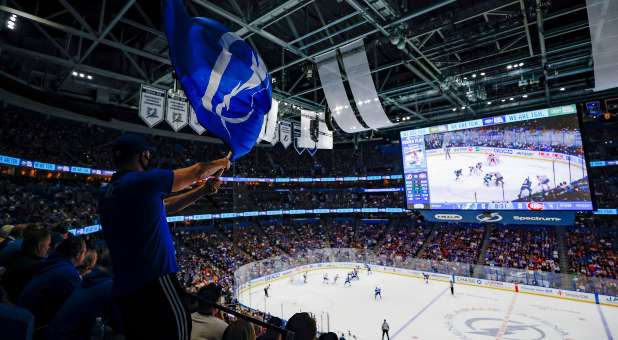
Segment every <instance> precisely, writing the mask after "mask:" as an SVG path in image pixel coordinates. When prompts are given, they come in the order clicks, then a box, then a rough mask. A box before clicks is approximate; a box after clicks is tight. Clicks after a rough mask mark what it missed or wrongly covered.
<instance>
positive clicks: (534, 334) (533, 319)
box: [445, 308, 568, 340]
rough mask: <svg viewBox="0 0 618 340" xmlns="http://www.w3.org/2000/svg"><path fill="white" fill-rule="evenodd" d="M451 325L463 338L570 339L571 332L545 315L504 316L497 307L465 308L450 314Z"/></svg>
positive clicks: (453, 331) (448, 322)
mask: <svg viewBox="0 0 618 340" xmlns="http://www.w3.org/2000/svg"><path fill="white" fill-rule="evenodd" d="M445 317H446V319H447V322H446V323H447V325H448V329H449V330H450V331H451V332H452V333H453V334H454V335H456V336H457V337H458V338H461V339H472V338H473V339H503V340H545V339H568V337H567V336H568V332H566V331H565V330H563V329H561V328H560V327H559V326H558V325H555V324H553V323H551V322H548V321H546V320H544V319H542V318H541V317H538V316H535V315H529V314H524V313H515V314H512V315H511V316H510V318H509V319H508V320H505V319H504V310H500V309H497V308H464V309H460V310H457V311H455V312H454V313H452V314H447V315H446V316H445Z"/></svg>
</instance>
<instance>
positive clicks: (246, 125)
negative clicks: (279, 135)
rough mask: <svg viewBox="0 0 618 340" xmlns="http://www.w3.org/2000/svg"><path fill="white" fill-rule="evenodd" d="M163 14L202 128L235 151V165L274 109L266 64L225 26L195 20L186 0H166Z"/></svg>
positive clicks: (178, 67) (176, 63)
mask: <svg viewBox="0 0 618 340" xmlns="http://www.w3.org/2000/svg"><path fill="white" fill-rule="evenodd" d="M163 15H164V22H165V33H166V35H167V40H168V44H169V51H170V59H171V60H172V65H173V66H174V69H175V70H176V77H177V79H178V80H179V81H180V84H181V86H182V88H183V90H184V91H185V94H186V95H187V98H189V102H190V103H191V105H192V106H193V109H194V110H195V114H196V116H197V119H198V121H199V123H200V124H201V125H202V126H204V127H205V128H206V129H208V131H210V132H211V133H213V134H214V135H216V136H217V137H219V138H220V139H221V140H223V142H224V143H225V144H226V145H227V146H228V147H229V148H230V149H231V150H232V157H231V159H232V160H235V159H238V158H240V157H242V156H243V155H245V154H246V153H248V152H249V151H251V149H252V148H253V146H254V145H255V143H256V141H257V139H258V135H259V133H260V129H261V128H262V123H263V120H264V115H265V114H266V113H268V111H269V110H270V106H271V102H272V88H271V83H270V75H269V74H268V70H267V69H266V65H264V62H263V61H262V58H260V56H259V54H258V53H257V51H255V50H254V49H253V48H252V47H251V45H249V44H248V43H246V42H245V41H244V40H242V39H241V38H240V37H238V36H237V35H236V34H234V33H233V32H230V31H229V29H227V28H226V27H225V26H223V25H222V24H221V23H219V22H217V21H214V20H212V19H208V18H201V17H195V18H190V17H189V16H188V14H187V11H186V8H185V6H184V5H183V4H182V0H163Z"/></svg>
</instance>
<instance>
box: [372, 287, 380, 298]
mask: <svg viewBox="0 0 618 340" xmlns="http://www.w3.org/2000/svg"><path fill="white" fill-rule="evenodd" d="M378 296H379V297H380V300H382V289H380V287H376V289H374V290H373V298H374V299H376V300H377V299H378Z"/></svg>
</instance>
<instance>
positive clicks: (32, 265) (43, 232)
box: [2, 224, 51, 301]
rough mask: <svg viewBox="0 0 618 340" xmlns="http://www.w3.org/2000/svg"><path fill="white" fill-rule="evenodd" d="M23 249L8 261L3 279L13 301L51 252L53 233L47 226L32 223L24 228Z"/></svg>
mask: <svg viewBox="0 0 618 340" xmlns="http://www.w3.org/2000/svg"><path fill="white" fill-rule="evenodd" d="M23 235H24V239H23V243H22V246H21V250H20V251H19V253H18V254H17V255H16V256H13V257H12V258H11V259H9V260H8V261H7V263H6V273H5V274H4V277H3V279H2V281H3V286H4V288H6V291H7V293H8V296H9V298H10V299H11V301H15V299H16V298H17V296H18V295H19V293H21V290H22V289H23V288H24V287H26V285H27V284H28V282H30V280H31V279H32V277H33V276H34V275H35V274H36V272H37V269H38V265H39V264H40V263H41V261H43V260H44V259H45V258H46V257H47V254H48V252H49V249H50V244H51V233H50V232H49V230H47V229H45V228H41V227H39V226H37V225H34V224H31V225H29V226H27V227H26V228H25V229H24V233H23Z"/></svg>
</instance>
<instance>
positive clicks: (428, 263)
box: [234, 248, 618, 329]
mask: <svg viewBox="0 0 618 340" xmlns="http://www.w3.org/2000/svg"><path fill="white" fill-rule="evenodd" d="M365 264H369V265H370V266H382V267H378V268H375V269H377V270H384V271H387V272H396V271H397V270H398V269H401V270H403V272H404V273H408V274H409V275H410V274H411V273H413V272H412V271H419V272H426V273H432V278H435V279H437V280H440V279H442V280H444V281H448V280H449V279H450V278H451V277H453V275H454V276H457V277H458V278H456V281H457V282H462V283H463V282H466V283H470V282H471V283H472V284H475V281H474V280H466V278H475V279H482V280H489V282H486V283H485V285H490V286H495V287H500V286H501V285H500V283H501V282H505V283H508V284H510V286H513V284H519V285H528V286H537V287H543V288H555V289H558V290H569V291H577V292H585V293H592V294H594V293H597V294H602V295H606V296H610V297H615V296H616V295H618V280H612V279H606V278H595V277H584V276H579V275H571V274H561V273H553V272H543V271H533V270H524V269H516V268H505V267H492V266H481V265H472V264H468V263H458V262H447V261H439V260H429V259H420V258H407V259H402V258H400V257H391V256H387V255H377V254H374V253H373V252H372V251H370V250H363V249H350V248H327V249H315V250H306V251H303V252H300V253H297V254H296V255H294V256H278V257H271V258H268V259H265V260H262V261H257V262H252V263H249V264H246V265H243V266H241V267H240V268H238V269H237V270H236V271H235V272H234V281H235V288H234V290H235V291H234V293H235V297H236V298H237V299H238V301H239V302H240V303H241V304H244V305H247V306H253V307H254V308H257V309H261V306H263V305H264V304H265V303H266V299H264V298H263V294H262V295H256V296H255V297H252V296H251V291H252V289H255V288H257V289H261V288H263V287H260V286H265V285H266V284H267V283H268V282H272V281H274V280H290V282H292V281H295V280H296V281H298V280H302V274H303V273H304V272H307V271H314V270H318V269H320V268H323V269H326V268H333V267H334V266H341V267H343V268H348V269H350V270H351V269H352V268H353V267H354V266H355V265H359V266H360V267H361V269H363V270H364V265H365ZM410 276H414V274H411V275H410ZM417 276H418V278H421V275H420V273H418V275H417ZM459 277H463V278H459ZM479 282H480V281H479ZM479 285H480V284H479ZM532 290H534V289H532ZM532 290H530V291H532ZM522 291H523V290H522ZM557 294H558V295H560V294H562V293H560V291H558V292H557ZM258 296H259V301H252V299H258ZM284 308H288V309H289V308H294V309H295V310H294V311H290V310H288V311H284ZM301 310H302V306H299V305H296V304H294V303H291V305H290V306H287V307H286V306H283V305H282V306H281V312H280V313H279V312H278V313H276V314H277V316H283V317H285V316H286V314H288V313H291V312H298V311H301ZM277 311H278V309H277ZM290 315H291V314H290ZM315 317H316V320H317V321H318V327H322V326H324V328H323V329H326V324H327V323H328V322H329V320H328V314H327V313H326V312H325V314H324V315H323V316H320V315H315ZM321 317H322V318H323V319H322V322H323V323H324V325H320V318H321Z"/></svg>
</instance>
